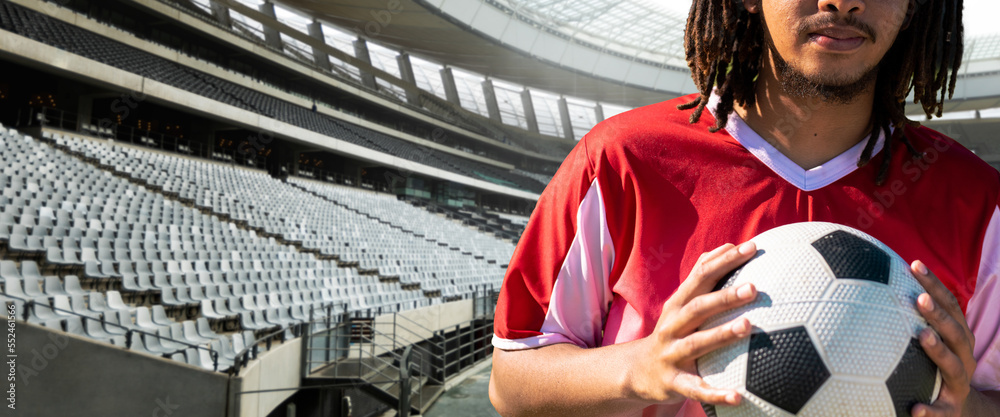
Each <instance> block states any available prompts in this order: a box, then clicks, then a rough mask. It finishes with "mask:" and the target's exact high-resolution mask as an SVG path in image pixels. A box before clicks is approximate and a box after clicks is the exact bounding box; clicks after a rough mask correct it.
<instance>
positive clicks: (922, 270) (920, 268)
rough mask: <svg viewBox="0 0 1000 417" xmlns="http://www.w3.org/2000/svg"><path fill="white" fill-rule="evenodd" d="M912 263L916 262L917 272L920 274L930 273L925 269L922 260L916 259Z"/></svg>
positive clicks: (925, 266)
mask: <svg viewBox="0 0 1000 417" xmlns="http://www.w3.org/2000/svg"><path fill="white" fill-rule="evenodd" d="M914 263H916V264H917V272H919V273H920V275H927V274H929V273H930V271H928V270H927V265H924V263H923V262H920V261H917V262H914Z"/></svg>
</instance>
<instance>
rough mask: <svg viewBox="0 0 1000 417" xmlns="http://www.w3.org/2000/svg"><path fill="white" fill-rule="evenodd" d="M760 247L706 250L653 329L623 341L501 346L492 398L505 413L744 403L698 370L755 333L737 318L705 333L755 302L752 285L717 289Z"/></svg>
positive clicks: (607, 412) (622, 411) (597, 412)
mask: <svg viewBox="0 0 1000 417" xmlns="http://www.w3.org/2000/svg"><path fill="white" fill-rule="evenodd" d="M755 253H756V247H755V245H753V243H746V244H743V245H741V246H740V247H736V246H733V245H731V244H727V245H724V246H722V247H719V248H718V249H716V250H714V251H712V252H710V253H707V254H704V255H702V256H701V258H699V260H698V263H697V265H695V268H694V269H693V270H692V272H691V274H690V275H689V276H688V278H687V279H686V280H685V281H684V282H683V283H682V284H681V285H680V287H678V289H677V291H676V292H675V293H674V295H672V296H671V297H670V299H669V300H667V302H666V303H665V304H664V305H663V311H662V312H661V314H660V319H659V321H658V322H657V324H656V328H655V329H654V330H653V333H652V334H651V335H650V336H648V337H646V338H643V339H640V340H636V341H634V342H630V343H625V344H621V345H613V346H606V347H600V348H593V349H584V348H580V347H578V346H575V345H570V344H559V345H551V346H545V347H541V348H536V349H530V350H522V351H503V350H500V349H497V350H494V353H493V374H492V376H491V378H490V401H492V402H493V406H494V407H496V409H497V411H498V412H499V413H500V414H501V415H503V416H508V417H510V416H543V415H544V416H550V415H551V416H560V415H567V416H574V417H577V416H613V415H626V414H635V413H636V412H638V411H639V410H642V409H643V408H645V407H647V406H649V405H653V404H677V407H678V408H679V407H680V406H681V404H682V403H683V402H684V400H685V399H687V398H692V399H695V400H698V401H702V402H706V403H711V404H722V405H736V404H738V403H739V401H740V398H741V397H740V396H739V394H738V393H737V392H736V391H734V390H720V389H715V388H712V387H710V386H708V384H706V383H705V382H704V381H703V380H702V379H701V377H699V376H698V374H697V370H696V366H695V361H696V360H697V358H698V357H700V356H702V355H704V354H705V353H708V352H710V351H713V350H715V349H718V348H720V347H722V346H725V345H728V344H730V343H733V342H735V341H736V340H739V339H741V338H744V337H747V336H748V335H749V334H750V323H749V322H748V321H747V320H746V319H745V318H739V319H736V320H734V321H732V322H730V323H727V324H726V325H723V326H718V327H715V328H712V329H708V330H704V331H698V326H700V325H701V324H702V323H703V322H704V321H705V320H706V319H708V318H709V317H711V316H713V315H715V314H718V313H721V312H723V311H726V310H729V309H732V308H735V307H738V306H740V305H744V304H747V303H749V302H750V301H752V300H753V299H754V297H756V295H757V293H756V290H755V289H754V288H753V286H752V285H745V286H741V287H739V288H729V289H726V290H724V291H717V292H711V289H712V288H713V287H714V286H715V284H716V283H717V282H718V280H719V279H721V278H722V276H724V275H725V274H726V273H728V272H729V271H731V270H733V269H735V268H736V267H737V266H739V265H741V264H743V263H745V262H747V261H748V260H750V258H752V257H753V255H754V254H755Z"/></svg>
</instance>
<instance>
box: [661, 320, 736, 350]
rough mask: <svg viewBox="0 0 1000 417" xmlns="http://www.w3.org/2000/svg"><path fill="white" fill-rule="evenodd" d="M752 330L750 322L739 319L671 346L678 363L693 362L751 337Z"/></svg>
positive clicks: (696, 333)
mask: <svg viewBox="0 0 1000 417" xmlns="http://www.w3.org/2000/svg"><path fill="white" fill-rule="evenodd" d="M750 329H751V328H750V322H749V321H748V320H747V319H746V318H744V317H739V318H737V319H735V320H733V321H730V322H729V323H726V324H724V325H722V326H717V327H713V328H711V329H707V330H702V331H700V332H695V333H692V334H690V335H688V336H687V337H685V338H683V339H680V340H678V341H677V343H675V344H673V345H671V350H672V352H671V354H672V355H673V356H675V357H676V358H677V359H678V361H693V360H695V359H698V358H700V357H702V356H704V355H705V354H707V353H709V352H712V351H714V350H716V349H720V348H722V347H725V346H728V345H730V344H732V343H734V342H736V341H737V340H740V339H742V338H744V337H747V336H749V335H750Z"/></svg>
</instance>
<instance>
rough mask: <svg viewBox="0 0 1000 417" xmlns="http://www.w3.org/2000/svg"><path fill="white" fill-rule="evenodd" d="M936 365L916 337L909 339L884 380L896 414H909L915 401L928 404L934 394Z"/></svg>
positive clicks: (915, 403)
mask: <svg viewBox="0 0 1000 417" xmlns="http://www.w3.org/2000/svg"><path fill="white" fill-rule="evenodd" d="M936 377H937V365H935V364H934V361H932V360H931V358H930V357H928V356H927V353H925V352H924V349H923V348H922V347H920V342H919V341H917V339H910V344H909V345H908V346H907V347H906V353H904V354H903V357H902V358H901V359H900V360H899V363H898V364H896V369H895V370H893V371H892V375H890V376H889V379H888V380H886V382H885V385H886V387H888V388H889V395H890V396H891V397H892V403H893V405H895V406H896V415H897V416H909V415H910V410H911V409H913V406H914V405H917V403H925V404H929V403H930V402H931V397H932V396H933V395H934V383H935V380H936V379H937V378H936Z"/></svg>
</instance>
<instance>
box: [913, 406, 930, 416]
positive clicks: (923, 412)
mask: <svg viewBox="0 0 1000 417" xmlns="http://www.w3.org/2000/svg"><path fill="white" fill-rule="evenodd" d="M913 417H927V410H924V409H923V408H918V409H917V411H915V412H913Z"/></svg>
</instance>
